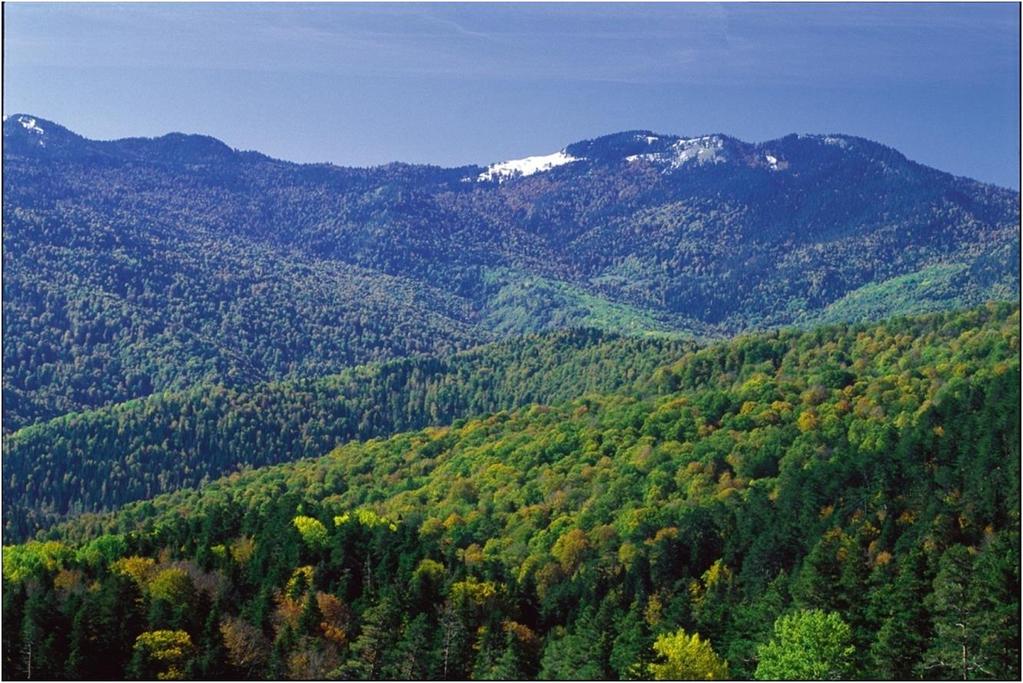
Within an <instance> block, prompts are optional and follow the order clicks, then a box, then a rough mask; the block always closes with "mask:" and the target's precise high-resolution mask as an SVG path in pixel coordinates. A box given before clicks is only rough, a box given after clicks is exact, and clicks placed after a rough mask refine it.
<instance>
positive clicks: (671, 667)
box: [648, 629, 728, 681]
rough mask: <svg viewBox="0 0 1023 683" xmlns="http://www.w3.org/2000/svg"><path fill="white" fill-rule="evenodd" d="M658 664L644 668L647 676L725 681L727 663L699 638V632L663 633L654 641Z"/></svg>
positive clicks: (665, 679)
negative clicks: (648, 672) (647, 672)
mask: <svg viewBox="0 0 1023 683" xmlns="http://www.w3.org/2000/svg"><path fill="white" fill-rule="evenodd" d="M654 652H655V653H656V654H657V656H658V658H659V659H660V660H661V661H660V662H654V663H652V664H649V665H648V668H649V671H650V675H651V676H652V677H653V678H654V679H655V680H658V681H675V680H690V681H719V680H722V679H726V678H728V662H726V661H725V660H723V659H721V658H720V657H718V656H717V654H716V653H715V652H714V649H713V648H712V647H711V646H710V642H709V641H706V640H701V639H700V634H699V633H694V634H693V635H689V634H688V633H686V632H685V629H679V630H677V631H675V632H674V633H665V634H662V635H660V636H658V637H657V640H656V641H655V642H654Z"/></svg>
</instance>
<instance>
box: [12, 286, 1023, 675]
mask: <svg viewBox="0 0 1023 683" xmlns="http://www.w3.org/2000/svg"><path fill="white" fill-rule="evenodd" d="M1019 335H1020V318H1019V307H1018V306H1010V305H1007V304H997V305H996V304H991V305H987V306H984V307H978V308H974V309H971V310H966V311H960V312H954V313H940V314H930V315H926V316H915V317H910V318H898V319H893V320H888V321H885V322H883V323H872V324H857V325H834V326H828V327H823V328H817V329H814V330H812V331H808V332H800V331H792V330H789V331H781V332H777V331H775V332H770V333H763V334H757V335H751V336H745V337H742V338H739V339H736V340H734V341H730V342H725V343H717V344H713V345H711V346H709V347H707V348H703V349H699V350H694V351H690V352H686V353H684V354H683V355H682V356H681V357H679V358H678V359H677V360H675V361H674V362H671V363H669V364H668V365H667V366H666V367H664V368H662V369H661V371H659V372H656V373H654V374H652V375H647V377H646V378H640V382H639V383H640V384H641V385H642V384H645V385H646V390H645V391H639V392H635V391H631V390H630V391H627V392H624V393H613V392H612V393H609V394H605V395H599V394H592V395H589V396H585V397H581V398H577V399H575V400H571V401H568V402H562V403H559V404H556V405H532V406H528V407H522V408H519V409H517V410H514V411H510V412H507V411H505V412H498V413H495V414H491V415H487V416H481V417H478V418H476V419H471V420H462V421H459V422H457V423H455V424H453V425H451V426H449V427H433V428H429V429H424V430H420V431H414V432H409V433H403V434H397V435H394V436H392V437H390V438H381V439H373V440H371V441H368V442H364V443H349V444H346V445H344V446H341V447H339V448H337V449H335V450H334V451H332V452H331V453H329V454H327V455H324V456H322V457H320V458H315V459H305V460H301V461H298V462H293V463H288V464H284V465H279V466H274V467H268V468H262V469H259V470H255V471H249V472H244V473H237V474H234V475H232V476H230V477H228V478H225V479H221V480H219V481H215V482H212V483H210V484H209V485H207V486H204V487H203V488H202V489H200V490H181V491H178V492H176V493H173V494H170V495H164V496H160V497H157V498H155V499H153V500H150V501H145V502H139V503H134V504H132V505H129V506H127V507H126V508H124V509H123V510H121V511H119V512H117V513H113V514H106V515H99V516H96V515H85V516H82V517H80V518H78V519H76V520H72V521H70V522H68V523H66V524H63V525H61V526H59V527H57V528H55V529H53V530H51V531H50V532H48V533H47V534H46V535H45V537H43V538H41V539H39V540H36V541H33V542H30V543H27V544H23V545H17V546H9V547H6V548H5V549H4V564H3V586H4V601H3V619H4V624H5V626H7V627H6V628H4V629H3V653H4V666H5V676H8V677H10V678H15V679H23V678H28V677H32V676H34V677H36V678H43V679H59V678H71V679H78V678H84V679H107V680H117V679H123V678H131V679H135V678H141V679H155V678H174V677H178V678H190V679H206V678H210V679H221V678H242V679H245V678H270V679H284V678H297V679H307V680H310V679H311V680H322V679H353V678H354V679H399V680H403V679H429V680H433V679H448V678H451V679H467V678H474V679H504V680H519V679H526V678H539V679H545V680H551V679H592V680H608V679H615V678H621V679H634V678H653V677H655V676H657V677H663V676H664V675H665V674H664V673H663V671H664V668H667V670H668V675H667V677H669V678H677V677H682V678H691V679H704V678H707V677H708V675H709V674H710V673H715V674H716V675H717V676H725V677H730V678H738V679H743V678H751V677H756V678H761V679H768V680H771V679H776V678H779V676H778V675H777V673H775V672H777V671H778V670H779V669H778V668H774V667H775V666H781V665H782V664H784V665H785V668H782V669H781V670H782V671H795V672H797V674H798V675H792V676H791V677H792V678H794V679H831V678H834V679H895V680H900V679H901V680H906V679H915V678H936V679H957V678H960V677H961V676H962V670H963V667H966V670H967V671H968V672H970V673H971V674H972V675H974V676H975V677H977V678H992V679H995V680H1015V679H1018V678H1019V675H1020V659H1019V644H1020V636H1019V633H1020V631H1019V585H1020V584H1019V511H1020V497H1019V493H1020V490H1019V478H1020V469H1019V467H1020V433H1019V406H1020V393H1019V392H1020V358H1019V348H1020V346H1019V343H1020V338H1019ZM620 351H621V355H622V356H626V357H627V356H628V355H629V353H631V352H630V351H627V350H620ZM635 351H638V352H640V354H641V355H642V353H645V350H644V349H639V348H633V349H632V352H635ZM5 493H6V492H5ZM5 498H6V495H5ZM694 635H699V640H697V641H696V643H695V644H694V643H693V642H692V638H693V636H694ZM808 643H809V645H808ZM680 650H681V653H680V652H679V651H680ZM687 654H688V656H686V655H687ZM808 661H809V663H807V662H808ZM672 665H674V666H676V667H678V666H685V667H686V668H684V669H682V671H683V672H685V675H680V674H677V673H676V674H675V675H674V676H672V675H671V671H672V670H673V669H672V668H671V666H672ZM793 667H794V668H793Z"/></svg>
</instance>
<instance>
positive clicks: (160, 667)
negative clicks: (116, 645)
mask: <svg viewBox="0 0 1023 683" xmlns="http://www.w3.org/2000/svg"><path fill="white" fill-rule="evenodd" d="M192 650H193V647H192V638H191V636H189V635H188V633H187V632H185V631H167V630H162V631H146V632H145V633H142V634H140V635H139V637H138V638H136V639H135V657H133V659H132V667H131V669H132V671H131V672H130V675H131V676H132V677H138V678H154V677H155V678H158V679H160V680H176V679H181V678H184V677H185V672H184V669H185V665H186V662H187V661H188V660H189V659H190V658H191V656H192ZM154 674H155V676H154Z"/></svg>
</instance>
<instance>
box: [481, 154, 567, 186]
mask: <svg viewBox="0 0 1023 683" xmlns="http://www.w3.org/2000/svg"><path fill="white" fill-rule="evenodd" d="M573 161H581V159H578V158H576V157H574V156H572V155H570V154H568V153H566V152H565V150H561V151H559V152H554V153H553V154H545V155H543V156H535V157H526V158H524V159H512V160H510V161H502V162H500V163H497V164H491V165H490V166H488V167H487V170H486V171H484V172H483V173H480V174H479V176H477V177H476V180H481V181H486V180H497V181H498V182H500V181H503V180H507V179H509V178H517V177H522V176H527V175H533V174H534V173H540V172H541V171H549V170H551V169H552V168H555V167H556V166H563V165H565V164H570V163H572V162H573Z"/></svg>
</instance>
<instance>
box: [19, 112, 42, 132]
mask: <svg viewBox="0 0 1023 683" xmlns="http://www.w3.org/2000/svg"><path fill="white" fill-rule="evenodd" d="M18 123H20V124H21V127H22V128H24V129H25V130H29V131H32V132H33V133H35V134H36V135H42V134H43V129H42V128H40V127H39V124H38V123H36V120H35V119H34V118H32V117H31V116H19V117H18Z"/></svg>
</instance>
